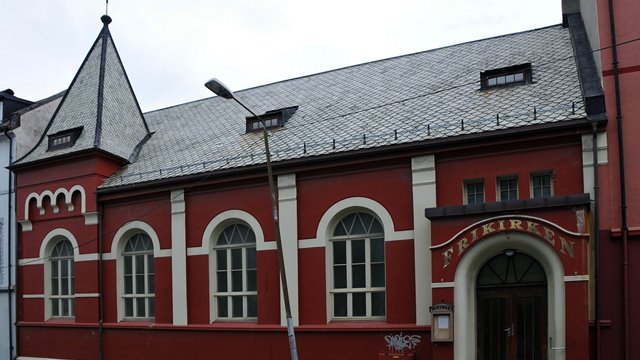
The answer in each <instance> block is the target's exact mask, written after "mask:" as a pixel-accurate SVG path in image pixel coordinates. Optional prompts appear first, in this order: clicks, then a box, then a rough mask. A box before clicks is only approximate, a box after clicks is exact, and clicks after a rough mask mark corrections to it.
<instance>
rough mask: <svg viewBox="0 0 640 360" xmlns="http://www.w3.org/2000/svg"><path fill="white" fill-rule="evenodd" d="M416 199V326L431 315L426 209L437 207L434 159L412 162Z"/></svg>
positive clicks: (413, 159)
mask: <svg viewBox="0 0 640 360" xmlns="http://www.w3.org/2000/svg"><path fill="white" fill-rule="evenodd" d="M411 176H412V181H411V184H412V195H413V234H412V238H413V249H414V264H415V265H414V268H415V269H414V271H415V275H414V277H415V291H416V325H429V324H430V323H431V314H430V313H429V307H430V306H431V304H432V299H431V256H430V251H429V246H431V221H429V219H427V218H425V216H424V209H426V208H430V207H435V206H437V204H436V161H435V156H434V155H426V156H419V157H414V158H412V159H411Z"/></svg>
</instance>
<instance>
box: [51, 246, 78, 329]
mask: <svg viewBox="0 0 640 360" xmlns="http://www.w3.org/2000/svg"><path fill="white" fill-rule="evenodd" d="M50 275H51V278H50V281H51V294H50V298H49V301H50V302H51V317H55V318H69V317H73V316H74V315H75V309H74V308H75V304H74V302H75V299H74V294H75V289H74V280H75V276H74V269H73V246H72V245H71V242H70V241H69V240H66V239H65V240H62V241H60V242H58V243H57V244H56V246H55V247H54V248H53V251H51V258H50Z"/></svg>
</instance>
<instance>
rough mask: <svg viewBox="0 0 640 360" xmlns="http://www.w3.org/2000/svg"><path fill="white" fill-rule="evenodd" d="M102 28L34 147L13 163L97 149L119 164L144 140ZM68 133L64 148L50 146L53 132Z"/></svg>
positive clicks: (125, 81)
mask: <svg viewBox="0 0 640 360" xmlns="http://www.w3.org/2000/svg"><path fill="white" fill-rule="evenodd" d="M101 20H102V23H103V24H104V25H103V27H102V30H101V31H100V33H99V34H98V37H97V39H96V41H95V42H94V43H93V45H92V46H91V49H90V50H89V53H88V54H87V56H86V58H85V59H84V61H83V62H82V65H81V66H80V69H79V70H78V72H77V73H76V76H75V77H74V79H73V81H72V82H71V85H70V86H69V89H68V90H67V92H66V94H65V96H64V98H63V99H62V101H61V102H60V105H59V106H58V108H57V109H56V111H55V113H54V114H53V117H52V118H51V120H50V122H49V124H48V126H47V129H46V130H45V132H44V133H43V135H42V138H41V139H40V141H39V142H38V144H37V145H36V146H35V147H34V148H33V149H32V150H31V151H30V152H29V153H27V155H25V156H24V157H23V158H22V159H19V160H18V161H17V162H16V164H25V163H29V162H33V161H39V160H44V159H48V158H55V157H58V156H61V155H67V154H71V153H75V152H79V151H85V150H89V149H96V150H102V151H104V152H107V153H109V154H111V155H114V156H115V157H118V158H121V159H123V160H125V161H128V160H132V158H133V157H134V156H135V154H137V150H136V149H137V147H138V146H139V145H140V144H141V143H142V142H143V141H145V140H146V139H148V137H149V136H150V132H149V127H148V126H147V123H146V121H145V119H144V116H143V115H142V111H141V110H140V106H139V104H138V101H137V99H136V96H135V94H134V92H133V89H132V88H131V83H130V82H129V78H128V77H127V74H126V72H125V70H124V66H123V65H122V61H121V59H120V56H119V55H118V51H117V50H116V46H115V44H114V42H113V38H112V37H111V32H110V31H109V24H110V23H111V17H109V16H108V15H103V16H102V17H101ZM67 133H71V134H73V136H72V143H71V145H70V146H68V144H65V145H67V146H54V147H52V146H50V142H51V141H50V139H51V138H52V137H55V136H56V135H57V134H67Z"/></svg>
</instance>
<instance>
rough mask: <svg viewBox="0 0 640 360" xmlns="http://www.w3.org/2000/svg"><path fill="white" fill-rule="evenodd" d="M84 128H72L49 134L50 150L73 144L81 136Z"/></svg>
mask: <svg viewBox="0 0 640 360" xmlns="http://www.w3.org/2000/svg"><path fill="white" fill-rule="evenodd" d="M81 132H82V128H81V127H79V128H75V129H71V130H65V131H61V132H59V133H57V134H52V135H49V148H48V149H47V150H48V151H51V150H57V149H64V148H68V147H71V146H73V144H75V143H76V140H77V139H78V137H79V136H80V133H81Z"/></svg>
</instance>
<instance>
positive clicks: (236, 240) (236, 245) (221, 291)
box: [213, 223, 258, 320]
mask: <svg viewBox="0 0 640 360" xmlns="http://www.w3.org/2000/svg"><path fill="white" fill-rule="evenodd" d="M213 250H214V253H215V255H214V256H215V286H214V289H215V291H214V293H213V297H214V304H215V307H216V318H217V319H230V320H236V319H237V320H242V319H245V320H251V319H255V318H256V317H257V316H258V291H257V279H256V236H255V234H254V233H253V230H251V228H250V227H248V226H247V225H244V224H241V223H235V224H231V225H228V226H227V227H225V228H224V230H222V232H220V234H219V235H218V237H217V239H216V241H215V245H214V249H213Z"/></svg>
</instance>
